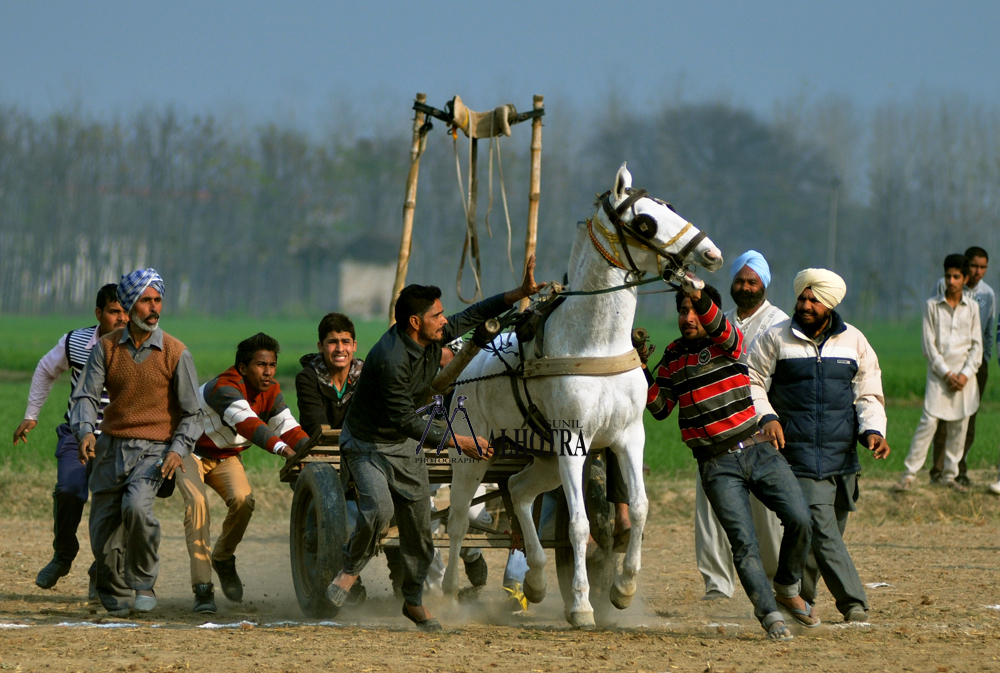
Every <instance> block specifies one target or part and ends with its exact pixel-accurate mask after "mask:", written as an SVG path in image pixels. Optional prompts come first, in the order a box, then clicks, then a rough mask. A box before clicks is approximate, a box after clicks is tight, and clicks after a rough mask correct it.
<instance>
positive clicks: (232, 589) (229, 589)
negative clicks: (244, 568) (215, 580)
mask: <svg viewBox="0 0 1000 673" xmlns="http://www.w3.org/2000/svg"><path fill="white" fill-rule="evenodd" d="M212 567H213V568H215V572H216V573H217V574H218V575H219V584H221V585H222V593H223V595H224V596H225V597H226V598H228V599H229V600H231V601H233V602H234V603H242V602H243V582H241V581H240V576H239V575H238V574H237V573H236V557H235V556H233V557H232V558H230V559H228V560H226V561H216V560H215V559H212Z"/></svg>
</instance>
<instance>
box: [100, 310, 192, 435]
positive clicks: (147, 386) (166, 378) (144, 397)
mask: <svg viewBox="0 0 1000 673" xmlns="http://www.w3.org/2000/svg"><path fill="white" fill-rule="evenodd" d="M123 329H127V328H123ZM122 331H123V330H121V329H117V330H115V331H114V332H111V333H110V334H106V335H105V336H103V337H101V341H102V343H103V345H104V364H105V372H106V375H105V380H104V386H105V387H106V388H107V390H108V397H109V398H110V400H111V401H110V402H109V403H108V406H107V407H106V408H105V409H104V422H103V423H102V425H101V430H102V431H103V432H106V433H107V434H109V435H111V436H113V437H122V438H128V439H146V440H149V441H153V442H169V441H170V440H171V439H172V438H173V436H174V432H175V431H176V430H177V425H178V423H180V418H181V408H180V403H179V402H178V400H177V393H176V392H175V391H174V389H173V386H172V385H171V380H172V379H173V376H174V370H176V369H177V363H178V362H179V361H180V359H181V354H182V353H183V352H184V344H183V343H181V342H180V341H178V340H177V339H175V338H174V337H172V336H170V335H169V334H166V333H163V350H162V351H161V350H158V349H156V348H151V349H150V350H149V354H148V355H147V356H146V359H145V360H143V361H142V363H141V364H136V363H135V361H134V360H133V359H132V354H131V353H129V350H128V344H127V343H120V341H121V338H122Z"/></svg>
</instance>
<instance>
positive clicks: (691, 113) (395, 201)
mask: <svg viewBox="0 0 1000 673" xmlns="http://www.w3.org/2000/svg"><path fill="white" fill-rule="evenodd" d="M494 103H495V101H487V102H484V104H482V105H481V107H483V108H488V107H489V106H491V105H493V104H494ZM409 116H410V114H409V113H407V112H406V111H404V110H400V113H399V126H398V128H397V129H390V130H384V131H378V132H375V133H373V134H372V135H371V136H369V137H362V138H358V137H356V136H355V135H353V134H351V133H349V132H347V131H345V133H344V134H343V136H342V137H332V138H327V139H325V140H316V139H313V138H310V137H308V136H307V135H305V134H303V133H301V132H299V131H296V130H295V129H293V128H289V127H282V126H280V125H277V124H272V125H268V126H265V127H262V128H259V129H256V130H255V131H253V132H251V133H246V132H237V131H234V130H233V129H231V128H229V127H227V126H226V125H225V124H224V123H221V122H220V121H219V120H216V119H214V118H212V117H202V116H184V115H181V114H179V113H177V112H176V111H174V110H173V109H171V108H166V109H145V110H143V111H141V112H139V113H137V114H135V115H133V116H131V117H129V118H127V119H126V118H123V119H114V120H94V119H91V118H89V117H88V116H87V115H85V114H82V113H80V112H76V111H70V112H64V113H59V114H55V115H52V116H50V117H46V118H34V117H32V116H30V115H28V114H26V113H24V112H23V111H21V110H19V109H17V108H13V107H0V249H2V250H3V263H2V265H0V311H2V312H7V313H15V312H17V313H43V312H52V311H69V310H79V309H80V308H83V307H85V306H87V305H88V304H89V303H90V302H91V301H92V295H93V294H94V291H95V289H96V287H98V286H99V284H101V283H103V282H109V281H114V280H117V278H118V276H119V275H120V274H121V273H122V272H123V271H127V270H130V269H132V268H135V267H137V266H144V265H150V266H154V267H156V268H157V269H158V270H159V271H160V272H161V273H162V275H163V276H164V278H165V279H166V282H167V288H168V292H169V296H168V298H167V299H168V301H169V302H172V303H173V304H174V306H175V308H176V309H179V310H181V311H186V312H195V313H205V314H208V313H222V314H232V313H250V314H254V315H262V314H289V313H306V312H309V313H315V312H317V311H326V310H331V309H334V308H336V303H337V289H338V288H337V283H338V273H337V269H338V265H339V263H340V261H341V260H343V259H345V258H350V259H355V260H361V261H371V262H381V263H391V262H393V261H394V260H395V256H396V252H397V247H398V240H399V230H400V221H401V217H400V212H401V205H402V199H403V184H404V180H405V175H406V171H407V168H408V162H409V156H408V147H409V138H408V135H409V123H408V121H407V117H409ZM574 119H575V120H576V121H571V120H574ZM579 119H580V117H579V116H578V115H575V114H573V112H572V111H566V110H564V109H560V108H559V107H558V106H552V105H550V107H549V109H548V110H547V114H546V117H545V124H546V130H545V136H544V151H543V160H542V165H543V171H542V200H541V211H540V224H539V246H538V255H539V262H540V275H541V276H542V277H545V278H558V277H561V275H562V273H563V271H564V270H565V260H566V254H567V252H568V247H569V245H570V239H571V237H572V235H573V226H574V224H575V222H576V221H578V220H580V219H583V218H585V217H587V216H588V215H590V214H591V212H592V210H593V205H592V204H593V195H594V193H595V192H601V191H604V190H605V189H607V188H609V187H610V186H611V181H612V179H613V177H614V174H615V170H616V169H617V167H618V165H619V164H620V163H621V162H622V161H623V160H627V161H628V163H629V167H630V169H631V170H632V172H633V175H634V176H635V181H636V183H637V185H641V186H643V187H646V188H647V189H648V190H649V191H650V193H651V194H654V195H656V196H659V197H661V198H664V199H666V200H668V201H670V202H671V203H673V204H674V206H675V208H676V209H677V210H678V212H680V213H681V214H682V215H684V216H685V217H687V218H688V219H689V220H691V221H692V222H694V223H695V224H696V225H697V226H698V227H700V228H702V229H704V230H706V231H707V232H708V233H709V235H710V236H711V237H712V238H713V240H715V241H716V242H717V243H718V244H719V245H720V246H721V247H722V248H723V252H724V254H725V255H726V256H727V258H732V257H734V256H735V255H738V254H739V253H740V252H742V251H743V250H745V249H747V248H750V247H753V248H756V249H758V250H760V251H761V252H763V253H764V254H765V255H766V256H767V257H768V258H769V260H770V261H771V265H772V271H773V275H774V278H775V283H774V285H773V286H772V290H771V294H772V297H773V298H774V299H775V300H777V301H779V302H781V303H782V304H785V305H787V304H788V303H789V302H791V300H792V297H791V294H792V293H791V287H790V286H791V278H792V276H793V275H794V273H795V272H796V271H797V270H798V269H801V268H803V267H806V266H827V265H831V264H832V266H833V267H834V268H835V269H836V270H837V271H838V272H840V273H841V274H842V275H844V276H845V278H846V279H847V282H848V286H849V294H848V300H847V304H848V306H847V309H846V310H848V311H850V312H851V314H852V315H853V316H854V317H855V318H856V319H857V318H859V317H866V318H875V317H880V318H881V317H886V316H888V317H892V318H904V317H906V316H909V315H912V314H913V313H914V312H915V311H916V310H917V307H918V306H919V303H920V301H921V300H922V299H923V297H924V296H925V295H926V294H927V292H928V291H929V289H930V288H931V287H932V285H933V282H934V279H935V277H936V276H937V275H938V274H939V272H940V269H939V265H940V261H941V258H943V255H944V254H945V253H947V252H953V251H961V250H964V248H965V247H967V246H968V245H972V244H976V245H982V246H983V247H986V248H987V249H988V250H990V251H997V250H1000V247H998V246H1000V226H998V223H1000V111H998V110H997V109H995V108H989V107H984V106H977V105H974V104H972V103H970V102H968V101H966V100H962V99H956V98H946V97H940V96H937V97H935V96H929V95H921V96H918V97H916V98H915V99H914V100H913V101H911V102H909V103H906V104H903V103H891V104H886V105H884V106H882V107H880V108H878V109H877V110H876V111H875V112H874V113H872V114H870V115H866V114H861V113H859V112H857V111H856V110H855V109H854V108H853V107H852V106H851V104H850V102H849V101H846V100H843V99H826V100H823V101H820V102H808V101H797V102H791V103H787V104H784V105H782V106H779V107H778V108H777V109H776V111H775V114H774V115H773V116H772V118H770V119H767V120H765V119H762V118H760V117H759V116H756V115H754V114H752V113H750V112H749V111H747V110H744V109H740V108H738V107H736V106H733V105H729V104H725V103H697V104H694V103H677V104H665V105H663V106H662V107H661V108H660V109H659V110H656V111H655V112H653V113H646V112H638V111H634V110H630V109H625V108H622V107H612V108H610V109H609V110H608V111H607V112H606V113H605V114H604V115H603V116H602V117H599V118H595V119H594V121H593V122H592V123H590V124H584V125H583V126H584V128H579V127H580V122H579ZM528 135H529V134H528V130H527V125H523V128H522V127H515V130H514V136H513V137H512V138H511V139H505V140H504V142H503V144H502V152H503V154H502V157H503V162H504V164H503V166H504V177H505V180H506V187H507V195H508V199H509V205H510V207H511V220H512V224H513V231H512V232H511V235H512V238H513V248H514V250H513V257H514V261H515V265H516V266H517V267H518V270H519V265H520V258H521V252H520V251H521V245H522V243H521V242H522V241H523V238H524V226H525V220H526V213H527V198H526V191H527V173H528V161H527V155H528ZM465 142H466V141H464V138H462V137H461V136H460V137H459V140H458V142H457V143H455V141H453V140H452V138H451V137H450V136H448V135H447V134H445V133H444V132H443V131H442V130H441V128H440V126H439V127H438V128H436V129H435V130H433V131H432V132H431V135H430V137H429V139H428V149H427V151H426V153H425V155H424V157H423V158H422V160H421V174H420V190H419V194H418V205H417V217H416V225H415V240H414V250H413V259H412V261H411V265H410V279H411V280H412V281H414V282H425V283H433V284H437V285H440V286H442V287H443V288H445V291H446V298H447V299H448V300H449V302H448V303H449V305H451V306H455V307H456V308H457V306H458V303H457V300H455V298H454V297H455V294H454V290H453V288H454V287H455V272H456V270H457V266H458V258H459V255H460V254H461V249H462V236H463V232H464V226H465V225H464V215H463V212H462V205H461V203H462V202H461V196H460V192H459V189H458V186H457V180H456V176H455V152H456V151H457V152H458V154H459V156H460V158H461V160H462V164H463V169H465V167H466V166H465V164H466V156H467V154H466V152H467V148H466V146H465V144H464V143H465ZM483 145H484V147H483V148H481V151H480V160H479V161H480V163H479V172H480V198H479V203H480V222H481V225H480V226H481V228H482V222H483V215H485V212H484V211H485V210H486V207H487V202H488V201H489V194H488V188H487V187H488V182H489V181H488V177H487V166H488V158H487V152H486V151H485V143H484V144H483ZM498 179H499V176H498V175H495V176H494V181H495V182H496V181H497V180H498ZM494 197H495V202H494V207H493V210H492V212H491V215H490V229H491V231H492V234H493V236H492V238H488V237H484V238H485V240H484V242H483V260H484V265H485V266H484V269H483V276H484V279H483V281H484V290H485V291H486V292H493V291H499V290H501V289H505V288H507V287H508V286H510V285H511V284H512V283H513V282H514V279H513V278H512V275H511V271H510V269H509V268H508V265H507V262H506V260H507V255H506V251H505V248H506V246H507V245H508V242H507V239H508V236H507V231H506V226H505V224H504V218H503V209H502V207H501V205H500V194H499V185H498V184H495V185H494ZM832 227H833V228H834V229H833V232H831V228H832ZM831 234H832V235H831ZM719 275H720V276H725V277H724V278H717V279H711V280H712V282H714V283H716V284H717V285H720V286H725V285H726V283H727V279H728V275H726V274H719ZM471 288H472V286H471V277H470V276H469V275H468V274H467V275H466V279H465V285H464V293H465V294H467V295H470V294H471ZM668 301H669V299H668V298H667V297H665V296H664V295H654V296H649V297H644V298H643V303H644V309H645V310H650V311H659V310H663V309H666V307H667V305H668V304H667V303H666V302H668Z"/></svg>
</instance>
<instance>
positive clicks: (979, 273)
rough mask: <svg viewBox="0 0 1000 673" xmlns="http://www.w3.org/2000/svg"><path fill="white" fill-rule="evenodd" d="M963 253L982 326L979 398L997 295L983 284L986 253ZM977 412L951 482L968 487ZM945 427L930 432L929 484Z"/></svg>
mask: <svg viewBox="0 0 1000 673" xmlns="http://www.w3.org/2000/svg"><path fill="white" fill-rule="evenodd" d="M965 256H966V257H968V258H969V280H967V281H966V282H965V291H966V292H967V293H969V294H971V295H972V298H973V299H975V300H976V303H977V304H979V322H980V324H981V326H982V328H983V363H982V364H981V365H980V366H979V370H978V371H977V372H976V383H977V384H978V385H979V399H982V397H983V392H984V391H985V390H986V380H987V378H988V377H989V373H990V360H991V359H992V358H993V346H994V342H995V341H996V326H997V325H996V318H997V296H996V294H995V293H994V292H993V288H991V287H990V286H989V285H987V284H986V281H984V280H983V276H985V275H986V269H987V267H989V264H990V256H989V254H988V253H987V252H986V251H985V250H983V249H982V248H980V247H978V246H972V247H971V248H969V249H968V250H966V251H965ZM944 290H945V287H944V279H943V278H942V279H941V280H939V281H938V285H937V291H938V293H939V294H940V293H943V292H944ZM978 413H979V412H975V413H973V414H972V415H971V416H969V429H968V430H966V432H965V451H964V452H963V453H962V460H960V461H959V462H958V476H957V477H955V481H957V482H958V483H960V484H962V485H963V486H969V485H970V484H969V476H968V473H969V468H968V465H967V464H966V460H967V459H968V457H969V449H971V448H972V444H973V443H974V442H975V441H976V416H977V415H978ZM945 436H946V429H945V426H943V425H939V426H938V429H937V433H935V435H934V462H933V465H932V466H931V483H932V484H934V483H939V482H940V481H941V475H942V473H943V472H944V446H945ZM991 490H992V491H994V492H995V493H1000V482H997V483H996V484H993V485H992V486H991Z"/></svg>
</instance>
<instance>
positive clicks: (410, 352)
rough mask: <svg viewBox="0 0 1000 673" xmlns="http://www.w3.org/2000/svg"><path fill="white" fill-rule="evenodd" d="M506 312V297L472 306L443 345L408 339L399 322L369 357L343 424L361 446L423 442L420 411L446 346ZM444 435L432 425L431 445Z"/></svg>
mask: <svg viewBox="0 0 1000 673" xmlns="http://www.w3.org/2000/svg"><path fill="white" fill-rule="evenodd" d="M507 308H508V307H507V303H506V302H505V301H504V300H503V295H502V294H498V295H495V296H493V297H490V298H488V299H484V300H483V301H481V302H479V303H477V304H473V305H472V306H470V307H469V308H467V309H465V310H464V311H462V312H461V313H456V314H455V315H453V316H450V317H449V318H448V324H447V325H445V327H444V336H443V338H442V339H441V341H435V342H432V343H430V344H429V345H427V346H421V345H420V344H418V343H417V342H416V341H414V340H413V339H411V338H410V337H409V336H407V334H406V333H405V332H403V331H402V329H401V328H400V326H399V325H398V324H396V325H393V326H392V327H390V328H389V330H388V331H387V332H386V333H385V334H383V335H382V338H381V339H379V340H378V343H376V344H375V346H374V347H373V348H372V349H371V351H370V352H369V353H368V356H367V357H366V358H365V366H364V369H363V370H362V372H361V379H360V380H359V381H358V388H357V391H356V392H355V393H354V401H353V402H352V403H351V406H350V408H349V409H348V410H347V418H346V420H345V421H344V425H345V426H347V427H349V428H350V430H351V434H352V435H353V436H354V437H355V438H357V439H359V440H361V441H362V442H374V443H376V444H399V443H401V442H403V440H404V439H405V438H407V437H409V438H410V439H416V440H419V439H420V437H421V435H423V434H424V429H425V427H426V425H427V423H426V421H424V420H422V419H421V418H420V417H419V416H417V414H416V413H415V412H416V409H417V408H419V407H422V406H424V405H426V404H427V403H428V402H429V401H430V400H429V395H430V385H431V382H432V381H433V380H434V376H435V375H436V374H437V372H438V369H439V367H440V364H441V349H442V348H443V347H444V346H443V344H444V343H446V342H448V341H451V340H452V339H454V338H455V337H457V336H461V335H463V334H465V333H466V332H469V331H470V330H472V329H474V328H475V327H477V326H478V325H479V324H480V323H482V322H484V321H486V320H488V319H490V318H495V317H496V316H498V315H500V314H501V313H503V312H504V310H506V309H507ZM444 432H445V430H444V429H443V428H440V427H437V426H432V427H431V429H430V431H429V432H428V433H427V441H430V442H435V443H437V442H440V441H441V438H442V437H443V436H444Z"/></svg>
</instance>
